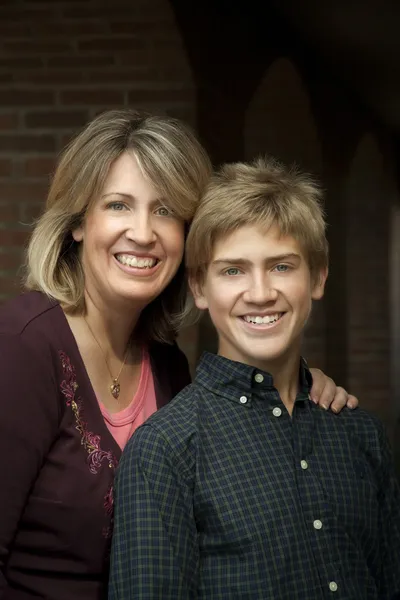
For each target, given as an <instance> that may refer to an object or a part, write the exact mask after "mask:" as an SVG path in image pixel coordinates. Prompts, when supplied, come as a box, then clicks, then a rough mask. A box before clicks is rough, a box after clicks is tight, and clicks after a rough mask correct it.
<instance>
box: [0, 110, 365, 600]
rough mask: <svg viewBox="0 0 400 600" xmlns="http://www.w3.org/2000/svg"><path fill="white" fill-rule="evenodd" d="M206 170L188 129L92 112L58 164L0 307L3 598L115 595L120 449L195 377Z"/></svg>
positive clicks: (85, 599) (87, 599) (64, 599)
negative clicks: (189, 259)
mask: <svg viewBox="0 0 400 600" xmlns="http://www.w3.org/2000/svg"><path fill="white" fill-rule="evenodd" d="M210 171H211V167H210V162H209V159H208V157H207V155H206V153H205V151H204V150H203V148H202V147H201V146H200V144H199V143H198V142H197V140H196V139H195V137H194V136H193V134H192V133H191V132H190V131H189V130H188V129H187V128H186V127H185V126H184V125H183V124H182V123H180V122H178V121H176V120H173V119H170V118H166V117H152V116H148V115H144V114H139V113H137V112H134V111H129V110H121V111H111V112H108V113H105V114H103V115H101V116H99V117H97V118H96V119H95V120H94V121H93V122H92V123H90V124H89V125H88V126H87V127H86V129H84V131H83V132H82V133H81V134H80V135H78V137H77V138H76V139H75V140H74V141H73V142H72V143H71V145H70V146H69V148H68V149H67V150H66V151H65V153H64V155H63V156H62V158H61V160H60V163H59V165H58V168H57V170H56V173H55V176H54V179H53V182H52V185H51V188H50V192H49V196H48V200H47V206H46V210H45V212H44V214H43V216H42V217H41V218H40V219H39V221H38V223H37V225H36V228H35V230H34V232H33V235H32V238H31V241H30V244H29V249H28V260H27V272H28V275H27V282H26V285H27V288H28V290H31V291H30V292H29V293H26V294H24V295H22V296H20V297H18V298H16V299H14V300H13V301H11V302H10V303H9V304H8V305H6V306H5V307H3V309H2V310H1V311H0V353H1V357H2V360H1V365H0V381H1V385H2V392H3V393H2V396H1V415H2V416H1V420H0V455H1V456H2V460H3V469H2V471H3V481H2V484H1V487H0V514H1V518H0V599H2V600H28V599H33V598H46V599H47V600H71V599H72V598H73V599H74V600H80V599H82V600H92V599H93V600H94V599H98V598H103V597H105V596H106V585H107V577H108V553H109V547H110V536H111V531H112V512H113V487H112V486H113V477H114V471H115V468H116V466H117V463H118V459H119V457H120V455H121V451H122V449H123V447H124V445H125V444H126V442H127V440H128V439H129V437H130V436H131V435H132V433H133V431H134V430H135V429H136V427H138V426H139V425H140V424H141V423H142V422H143V421H144V420H145V419H146V418H147V417H148V416H150V414H152V412H153V411H155V410H156V409H157V408H159V407H160V406H162V405H163V404H165V403H166V402H168V401H169V400H170V399H171V398H172V397H173V396H174V395H175V394H176V393H177V392H178V391H180V389H182V387H184V386H185V385H186V384H187V383H188V382H189V378H190V377H189V371H188V366H187V361H186V359H185V357H184V356H183V354H182V353H181V352H180V351H179V349H178V348H177V346H176V344H175V343H174V339H175V336H176V331H177V326H178V321H177V318H176V316H177V315H178V314H179V313H180V312H181V311H182V308H183V306H184V303H185V299H186V283H185V279H184V273H183V266H182V257H183V249H184V239H185V231H186V226H187V224H188V222H189V221H190V219H191V217H192V215H193V213H194V210H195V207H196V202H197V198H198V197H199V195H200V194H201V193H202V190H203V188H204V186H205V184H206V182H207V180H208V177H209V175H210ZM314 375H315V377H316V380H317V385H318V386H319V389H321V388H323V387H324V383H325V377H324V376H323V374H321V373H320V372H316V373H314ZM327 387H328V388H329V389H328V390H327V391H325V392H323V394H322V396H321V398H324V399H325V400H326V394H327V395H328V396H329V400H332V398H333V396H334V385H332V382H331V381H329V380H328V386H327ZM332 388H333V389H332ZM314 392H316V393H317V394H318V389H317V390H315V388H314ZM340 393H341V398H339V405H340V406H343V405H344V403H345V402H344V400H345V399H346V398H345V394H343V392H342V391H341V392H340ZM353 401H354V400H353ZM4 473H5V477H4Z"/></svg>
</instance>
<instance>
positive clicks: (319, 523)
mask: <svg viewBox="0 0 400 600" xmlns="http://www.w3.org/2000/svg"><path fill="white" fill-rule="evenodd" d="M313 525H314V528H315V529H322V521H320V520H319V519H315V521H314V523H313Z"/></svg>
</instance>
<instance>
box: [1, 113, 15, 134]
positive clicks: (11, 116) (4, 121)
mask: <svg viewBox="0 0 400 600" xmlns="http://www.w3.org/2000/svg"><path fill="white" fill-rule="evenodd" d="M17 125H18V115H17V113H0V131H4V130H7V129H15V128H16V127H17Z"/></svg>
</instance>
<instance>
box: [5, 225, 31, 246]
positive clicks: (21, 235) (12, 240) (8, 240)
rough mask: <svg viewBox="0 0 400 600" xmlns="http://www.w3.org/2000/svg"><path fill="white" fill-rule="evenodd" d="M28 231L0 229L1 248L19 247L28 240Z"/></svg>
mask: <svg viewBox="0 0 400 600" xmlns="http://www.w3.org/2000/svg"><path fill="white" fill-rule="evenodd" d="M28 237H29V231H26V230H25V231H24V230H21V229H0V245H1V247H2V248H4V247H6V246H13V247H21V246H24V245H25V244H26V242H27V240H28Z"/></svg>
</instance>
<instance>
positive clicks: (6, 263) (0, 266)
mask: <svg viewBox="0 0 400 600" xmlns="http://www.w3.org/2000/svg"><path fill="white" fill-rule="evenodd" d="M0 244H1V231H0ZM20 264H21V251H20V250H19V251H11V252H10V251H8V252H7V251H6V250H4V249H3V248H0V270H2V271H4V270H10V269H14V270H16V269H17V268H18V267H19V266H20Z"/></svg>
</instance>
